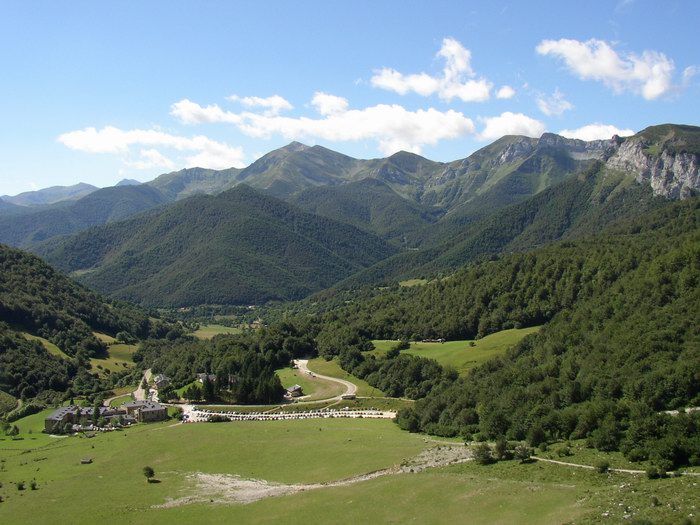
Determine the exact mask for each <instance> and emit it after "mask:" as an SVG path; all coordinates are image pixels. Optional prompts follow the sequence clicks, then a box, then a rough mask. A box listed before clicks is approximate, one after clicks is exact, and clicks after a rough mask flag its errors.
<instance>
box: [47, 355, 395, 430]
mask: <svg viewBox="0 0 700 525" xmlns="http://www.w3.org/2000/svg"><path fill="white" fill-rule="evenodd" d="M307 364H308V361H306V360H298V361H296V362H295V368H298V369H299V370H301V371H302V372H303V373H305V374H308V375H310V376H312V377H315V378H316V377H317V378H321V379H323V380H326V381H330V382H336V383H340V384H342V385H343V386H344V387H345V389H346V391H345V392H344V393H342V394H340V395H337V396H334V397H331V398H328V399H325V400H321V401H327V402H329V403H331V404H333V403H334V402H339V401H345V400H354V399H356V397H357V396H356V391H357V386H356V385H355V384H353V383H351V382H349V381H345V380H342V379H337V378H334V377H329V376H323V375H319V374H314V373H313V372H312V371H311V370H309V369H308V366H307ZM215 380H216V376H215V375H214V374H207V373H199V374H197V376H196V381H198V382H199V383H202V384H204V383H205V382H206V381H212V382H213V381H215ZM170 387H171V379H170V378H169V377H167V376H166V375H164V374H155V375H153V374H151V371H150V370H146V371H145V373H144V376H143V380H142V382H141V384H140V385H139V387H138V388H137V389H136V390H135V391H134V392H133V393H132V394H131V397H132V399H131V400H130V401H127V402H125V403H123V404H121V405H119V406H117V407H113V406H110V402H111V401H112V399H108V400H106V401H105V405H106V406H96V407H79V406H76V405H74V404H71V405H69V406H65V407H60V408H58V409H56V410H55V411H54V412H53V413H51V414H50V415H49V416H48V417H46V419H45V420H44V431H45V432H46V433H48V434H71V433H75V432H84V431H96V430H99V431H111V430H116V429H120V428H123V427H126V426H130V425H133V424H135V423H155V422H159V421H165V420H166V419H168V418H169V415H168V408H169V407H176V408H177V416H176V417H177V419H179V420H180V421H181V422H182V423H201V422H225V421H290V420H303V419H334V418H369V419H393V418H394V417H396V412H393V411H382V410H378V409H375V408H368V409H350V408H348V407H343V408H332V407H331V406H328V407H324V408H321V409H318V408H310V409H309V410H297V411H293V412H292V411H290V412H285V411H281V412H275V411H274V410H277V409H281V408H282V407H283V405H282V406H276V405H274V406H271V407H270V410H262V411H253V412H238V411H236V407H235V405H232V406H231V410H230V411H229V410H220V408H221V407H217V408H218V410H210V409H207V408H205V407H200V406H198V405H191V404H183V403H179V402H175V403H161V402H160V401H159V399H160V398H159V395H158V393H159V391H161V390H164V389H166V388H170ZM304 397H305V396H304V392H303V389H302V387H301V386H300V385H298V384H294V385H292V386H290V387H287V388H286V394H285V400H286V401H287V402H288V403H295V404H297V405H303V404H304V403H305V402H304V401H303V398H304ZM317 402H318V401H317Z"/></svg>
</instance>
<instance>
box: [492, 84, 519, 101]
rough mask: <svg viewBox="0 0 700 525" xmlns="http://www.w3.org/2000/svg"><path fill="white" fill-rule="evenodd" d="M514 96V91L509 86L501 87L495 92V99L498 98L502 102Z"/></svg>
mask: <svg viewBox="0 0 700 525" xmlns="http://www.w3.org/2000/svg"><path fill="white" fill-rule="evenodd" d="M514 96H515V90H514V89H513V88H512V87H510V86H502V87H501V88H500V89H499V90H498V91H497V92H496V98H499V99H502V100H508V99H510V98H513V97H514Z"/></svg>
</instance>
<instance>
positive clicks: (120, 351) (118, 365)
mask: <svg viewBox="0 0 700 525" xmlns="http://www.w3.org/2000/svg"><path fill="white" fill-rule="evenodd" d="M137 348H138V347H137V346H136V345H126V344H122V343H116V344H110V345H109V346H108V347H107V354H106V355H105V356H100V357H94V358H92V359H90V365H91V366H92V368H94V369H97V370H98V371H99V372H100V373H101V374H104V373H105V370H109V371H110V372H117V371H120V370H125V369H126V368H130V367H132V366H133V365H134V360H133V359H132V356H133V355H134V352H136V349H137ZM98 366H99V367H101V368H98Z"/></svg>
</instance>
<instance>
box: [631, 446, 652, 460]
mask: <svg viewBox="0 0 700 525" xmlns="http://www.w3.org/2000/svg"><path fill="white" fill-rule="evenodd" d="M627 459H629V460H630V461H631V462H632V463H638V462H639V461H646V460H647V459H649V454H648V453H647V451H646V450H644V449H643V448H633V449H632V450H630V451H629V452H628V453H627Z"/></svg>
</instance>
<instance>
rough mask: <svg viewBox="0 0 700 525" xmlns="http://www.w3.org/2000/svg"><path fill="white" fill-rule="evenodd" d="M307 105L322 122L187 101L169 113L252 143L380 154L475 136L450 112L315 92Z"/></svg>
mask: <svg viewBox="0 0 700 525" xmlns="http://www.w3.org/2000/svg"><path fill="white" fill-rule="evenodd" d="M312 105H313V106H314V107H315V108H316V109H317V111H318V112H319V113H320V115H321V118H309V117H298V118H297V117H284V116H280V115H269V114H264V113H263V114H260V113H254V112H242V113H233V112H230V111H224V110H222V109H221V108H219V107H218V106H216V105H213V106H212V105H209V106H200V105H198V104H196V103H194V102H191V101H189V100H182V101H180V102H176V103H175V104H173V105H172V107H171V113H172V114H173V115H174V116H176V117H177V118H179V119H180V120H181V121H182V122H185V123H193V122H207V123H213V122H223V123H230V124H234V125H235V126H236V127H237V128H238V129H239V130H240V131H241V132H243V133H244V134H246V135H248V136H251V137H256V138H269V137H272V136H274V135H279V136H282V137H285V138H286V139H289V140H314V139H322V140H328V141H332V142H343V141H359V140H376V141H377V143H378V145H379V149H380V150H381V151H382V153H384V154H390V153H394V152H396V151H397V150H402V149H403V150H406V151H412V152H415V153H420V151H421V148H422V147H423V146H425V145H432V144H436V143H437V142H438V141H440V140H442V139H450V138H457V137H462V136H466V135H470V134H472V133H474V123H473V122H472V120H471V119H469V118H467V117H465V116H464V115H463V114H462V113H460V112H457V111H454V110H449V111H438V110H436V109H433V108H430V109H426V110H423V109H419V110H417V111H409V110H407V109H406V108H404V107H402V106H399V105H396V104H391V105H388V104H379V105H376V106H371V107H367V108H363V109H347V107H348V103H347V100H345V99H344V98H342V97H337V96H334V95H329V94H327V93H316V94H315V95H314V98H313V100H312Z"/></svg>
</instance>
